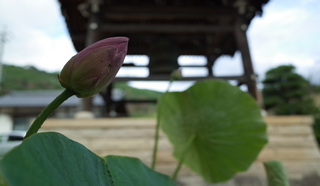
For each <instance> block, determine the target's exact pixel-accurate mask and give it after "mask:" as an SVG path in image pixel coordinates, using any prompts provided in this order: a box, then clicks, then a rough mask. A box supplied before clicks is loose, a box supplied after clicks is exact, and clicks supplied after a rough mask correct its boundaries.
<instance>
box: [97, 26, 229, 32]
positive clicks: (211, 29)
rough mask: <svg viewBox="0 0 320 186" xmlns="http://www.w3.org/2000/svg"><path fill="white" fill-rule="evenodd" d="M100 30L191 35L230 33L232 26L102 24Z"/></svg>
mask: <svg viewBox="0 0 320 186" xmlns="http://www.w3.org/2000/svg"><path fill="white" fill-rule="evenodd" d="M102 30H103V31H104V32H111V33H118V34H120V33H121V34H122V33H158V34H177V33H183V34H192V33H212V32H232V31H233V26H219V25H191V24H190V25H187V24H184V25H174V24H107V23H106V24H103V25H102Z"/></svg>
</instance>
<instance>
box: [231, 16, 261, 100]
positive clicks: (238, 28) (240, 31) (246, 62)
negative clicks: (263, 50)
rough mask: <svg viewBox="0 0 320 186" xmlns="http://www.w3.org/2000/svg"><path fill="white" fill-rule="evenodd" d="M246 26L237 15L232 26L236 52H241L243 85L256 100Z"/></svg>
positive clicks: (242, 19) (254, 75) (254, 78)
mask: <svg viewBox="0 0 320 186" xmlns="http://www.w3.org/2000/svg"><path fill="white" fill-rule="evenodd" d="M247 28H248V25H247V24H246V22H245V19H244V17H243V16H240V15H237V16H236V19H235V25H234V36H235V40H236V43H237V47H238V50H239V51H240V52H241V57H242V64H243V68H244V73H245V77H246V82H243V83H245V84H246V85H247V86H248V92H249V93H250V94H251V95H252V96H253V97H254V98H255V99H256V100H257V99H258V94H257V86H256V74H255V73H254V71H253V66H252V61H251V56H250V50H249V45H248V40H247V35H246V30H247Z"/></svg>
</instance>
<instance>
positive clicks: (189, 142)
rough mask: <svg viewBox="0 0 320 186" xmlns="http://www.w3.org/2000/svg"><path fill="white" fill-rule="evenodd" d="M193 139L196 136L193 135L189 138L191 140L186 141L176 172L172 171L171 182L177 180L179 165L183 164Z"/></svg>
mask: <svg viewBox="0 0 320 186" xmlns="http://www.w3.org/2000/svg"><path fill="white" fill-rule="evenodd" d="M195 137H196V135H195V134H193V135H192V136H191V138H190V139H189V140H188V142H187V144H186V146H185V149H184V150H183V152H182V156H181V158H180V161H179V164H178V166H177V168H176V170H175V171H174V173H173V175H172V177H171V178H172V179H173V180H175V179H176V178H177V176H178V173H179V171H180V168H181V165H182V163H183V160H184V158H185V156H186V154H187V153H188V151H189V149H190V146H191V144H192V142H193V141H194V139H195Z"/></svg>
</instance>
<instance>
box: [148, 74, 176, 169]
mask: <svg viewBox="0 0 320 186" xmlns="http://www.w3.org/2000/svg"><path fill="white" fill-rule="evenodd" d="M172 82H173V80H170V82H169V86H168V88H167V90H166V92H165V93H167V92H169V89H170V87H171V84H172ZM159 107H160V105H159ZM158 110H160V108H159V109H158ZM159 128H160V113H158V114H157V125H156V133H155V135H154V146H153V154H152V163H151V168H152V169H153V170H154V168H155V167H156V159H157V151H158V140H159Z"/></svg>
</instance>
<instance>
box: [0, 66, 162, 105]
mask: <svg viewBox="0 0 320 186" xmlns="http://www.w3.org/2000/svg"><path fill="white" fill-rule="evenodd" d="M57 74H58V72H56V73H48V72H45V71H41V70H38V69H36V68H35V67H32V66H27V67H19V66H13V65H3V77H2V80H3V81H2V84H1V90H0V94H1V95H3V94H6V93H9V92H10V91H13V90H53V89H62V87H61V85H60V83H59V81H58V78H57ZM114 88H119V89H121V90H123V92H124V94H125V98H126V99H140V100H141V99H148V100H149V99H158V98H159V96H160V95H161V94H162V93H161V92H156V91H151V90H143V89H136V88H133V87H130V86H128V85H127V83H115V85H114Z"/></svg>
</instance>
